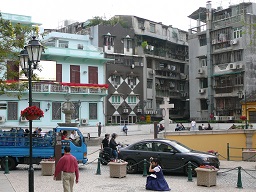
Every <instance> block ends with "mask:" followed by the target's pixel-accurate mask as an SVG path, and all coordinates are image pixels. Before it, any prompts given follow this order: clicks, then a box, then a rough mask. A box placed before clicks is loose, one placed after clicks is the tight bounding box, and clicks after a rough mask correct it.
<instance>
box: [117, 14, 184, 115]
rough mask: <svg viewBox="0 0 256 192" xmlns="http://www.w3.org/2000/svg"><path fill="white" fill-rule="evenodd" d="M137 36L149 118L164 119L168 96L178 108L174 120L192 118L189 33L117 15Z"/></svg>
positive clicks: (171, 110)
mask: <svg viewBox="0 0 256 192" xmlns="http://www.w3.org/2000/svg"><path fill="white" fill-rule="evenodd" d="M115 17H116V18H120V19H122V20H123V21H125V22H126V24H127V25H128V27H129V28H132V29H133V30H134V33H135V37H134V39H135V54H136V55H141V56H143V64H144V65H143V71H144V72H143V74H144V76H143V79H144V86H143V91H144V98H143V101H144V102H143V103H144V105H143V106H144V107H145V108H144V111H145V115H146V118H147V119H151V120H161V119H162V117H163V113H162V109H160V105H161V104H162V103H163V98H164V97H168V98H169V99H170V103H172V104H174V108H173V109H170V111H169V112H170V119H188V118H189V99H188V98H189V94H188V87H189V84H188V46H187V32H186V31H182V30H180V29H177V28H174V27H172V26H171V25H169V26H167V25H164V24H162V23H161V22H155V21H151V20H148V19H145V18H141V17H137V16H129V15H117V16H115Z"/></svg>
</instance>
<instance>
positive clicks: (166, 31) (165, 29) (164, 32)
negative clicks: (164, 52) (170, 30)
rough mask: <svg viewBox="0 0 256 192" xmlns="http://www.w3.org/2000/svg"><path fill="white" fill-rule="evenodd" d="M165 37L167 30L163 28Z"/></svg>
mask: <svg viewBox="0 0 256 192" xmlns="http://www.w3.org/2000/svg"><path fill="white" fill-rule="evenodd" d="M163 36H167V29H166V28H163Z"/></svg>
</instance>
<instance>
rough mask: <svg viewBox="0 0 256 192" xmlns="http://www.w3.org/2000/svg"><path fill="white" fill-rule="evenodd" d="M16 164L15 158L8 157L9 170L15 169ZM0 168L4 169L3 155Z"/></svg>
mask: <svg viewBox="0 0 256 192" xmlns="http://www.w3.org/2000/svg"><path fill="white" fill-rule="evenodd" d="M17 165H18V164H17V163H16V161H15V159H13V158H12V157H8V167H9V170H13V169H15V168H16V166H17ZM1 168H2V170H5V158H4V157H3V158H2V159H1Z"/></svg>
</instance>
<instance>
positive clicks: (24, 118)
mask: <svg viewBox="0 0 256 192" xmlns="http://www.w3.org/2000/svg"><path fill="white" fill-rule="evenodd" d="M27 121H28V120H27V119H26V117H22V116H20V122H27Z"/></svg>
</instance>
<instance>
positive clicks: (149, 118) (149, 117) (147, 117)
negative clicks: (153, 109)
mask: <svg viewBox="0 0 256 192" xmlns="http://www.w3.org/2000/svg"><path fill="white" fill-rule="evenodd" d="M146 122H147V123H150V122H151V116H150V115H146Z"/></svg>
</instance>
